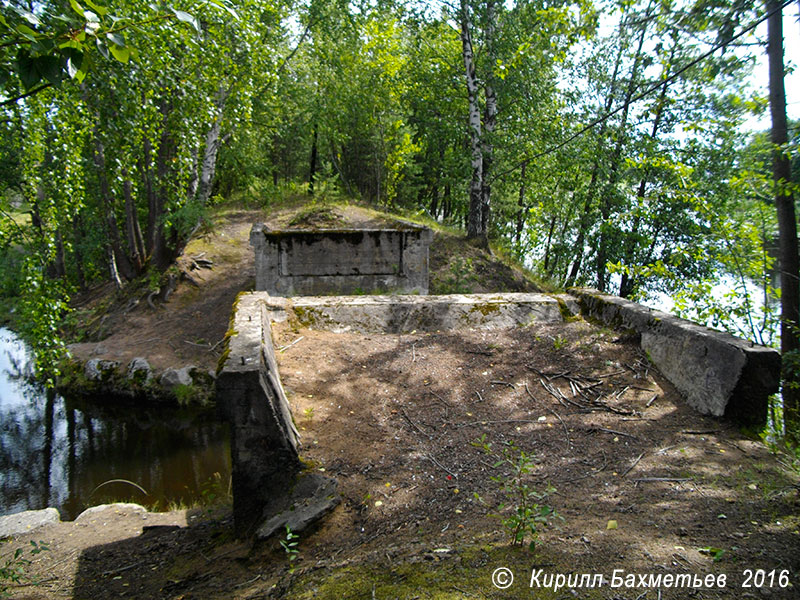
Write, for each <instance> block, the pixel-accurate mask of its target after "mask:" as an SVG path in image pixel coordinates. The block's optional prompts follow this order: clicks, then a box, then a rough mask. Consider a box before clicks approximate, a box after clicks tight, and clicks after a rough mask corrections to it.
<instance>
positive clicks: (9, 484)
mask: <svg viewBox="0 0 800 600" xmlns="http://www.w3.org/2000/svg"><path fill="white" fill-rule="evenodd" d="M29 368H30V367H29V365H28V356H27V352H26V350H25V347H24V345H23V344H22V343H21V342H20V341H19V340H18V339H17V338H16V336H15V335H14V334H13V333H12V332H10V331H8V330H7V329H2V328H0V515H6V514H12V513H15V512H19V511H22V510H29V509H39V508H46V507H48V506H54V507H56V508H58V509H59V511H60V512H61V518H62V519H65V520H66V519H74V518H75V517H76V516H77V515H78V514H79V513H80V512H81V511H82V510H83V509H84V508H86V507H87V506H92V505H95V504H101V503H103V502H110V501H119V500H126V501H133V502H137V503H139V504H143V505H145V506H149V507H155V508H162V509H163V508H166V506H167V505H168V504H169V503H179V502H183V503H189V502H192V501H194V500H196V499H199V498H202V496H204V495H207V494H210V493H214V494H218V493H219V491H220V488H223V491H224V489H226V488H227V482H228V481H229V477H230V450H229V443H228V432H227V427H226V426H224V425H223V424H221V423H219V422H218V421H216V420H215V418H214V415H213V414H212V415H202V414H198V413H196V412H192V411H182V410H176V409H152V408H149V409H138V408H134V407H132V406H114V405H112V404H111V403H110V402H109V404H107V405H106V404H103V402H102V399H101V400H100V401H94V402H91V403H89V402H85V401H80V400H71V399H65V398H62V397H61V396H58V395H56V394H53V393H48V392H45V391H44V390H42V389H41V388H39V387H37V386H34V385H31V384H29V383H27V382H26V381H25V377H24V375H25V374H26V373H27V372H28V370H29ZM217 474H218V475H217ZM112 479H126V480H128V481H131V482H135V483H136V484H137V485H139V486H141V487H142V488H144V490H146V491H147V495H145V494H144V493H142V492H141V491H139V490H138V489H137V488H135V487H134V486H132V485H129V484H127V483H109V484H106V485H102V487H100V488H99V489H98V486H101V484H103V483H105V482H108V481H109V480H112Z"/></svg>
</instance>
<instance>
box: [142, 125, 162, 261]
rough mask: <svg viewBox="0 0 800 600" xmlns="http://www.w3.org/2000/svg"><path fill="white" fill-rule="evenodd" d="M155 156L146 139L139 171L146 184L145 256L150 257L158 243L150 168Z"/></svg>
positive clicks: (154, 194)
mask: <svg viewBox="0 0 800 600" xmlns="http://www.w3.org/2000/svg"><path fill="white" fill-rule="evenodd" d="M152 155H153V145H152V144H151V143H150V140H149V139H147V138H144V142H143V143H142V160H141V163H140V166H139V171H140V172H141V174H142V180H143V182H144V193H145V196H146V197H147V227H146V228H145V238H144V239H145V255H146V256H149V255H150V254H151V253H152V252H153V247H154V246H155V243H156V215H157V214H158V199H157V198H156V190H155V183H154V182H153V171H152V169H151V167H150V165H151V161H152Z"/></svg>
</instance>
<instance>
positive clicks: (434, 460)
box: [422, 454, 458, 479]
mask: <svg viewBox="0 0 800 600" xmlns="http://www.w3.org/2000/svg"><path fill="white" fill-rule="evenodd" d="M422 456H424V457H425V458H427V459H428V460H429V461H431V462H432V463H433V464H435V465H436V466H437V467H439V468H440V469H441V470H442V471H444V472H445V473H448V474H449V475H452V476H453V477H454V478H455V479H458V474H457V473H453V472H452V471H451V470H450V469H448V468H447V467H445V466H444V465H443V464H442V463H440V462H439V461H438V460H436V459H435V458H434V457H433V456H431V455H430V454H423V455H422Z"/></svg>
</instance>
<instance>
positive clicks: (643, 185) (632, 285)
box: [619, 43, 678, 298]
mask: <svg viewBox="0 0 800 600" xmlns="http://www.w3.org/2000/svg"><path fill="white" fill-rule="evenodd" d="M677 48H678V45H677V43H676V44H675V45H673V46H672V49H671V50H670V55H669V60H668V61H667V64H666V65H664V68H663V69H662V72H661V80H662V81H666V80H667V79H668V78H669V75H670V71H672V61H673V59H674V58H675V51H676V50H677ZM668 87H669V85H668V84H666V83H665V84H664V85H663V86H661V93H660V94H659V95H658V100H657V101H656V116H655V119H654V120H653V129H652V130H651V131H650V139H651V140H653V141H655V140H656V137H657V136H658V129H659V127H660V126H661V120H662V119H663V118H664V107H665V106H666V99H667V88H668ZM648 179H649V173H648V169H645V172H644V175H642V179H641V181H639V189H638V190H637V192H636V197H637V198H638V200H639V202H640V203H642V202H644V198H645V193H646V191H647V183H648ZM640 224H641V219H640V217H639V215H638V214H637V215H636V217H635V218H634V220H633V225H632V226H631V231H630V233H629V235H628V240H627V243H626V245H625V253H624V255H623V260H624V262H625V263H626V264H631V263H632V262H633V261H634V252H635V251H636V247H637V245H638V244H637V242H636V235H637V234H638V233H639V225H640ZM645 264H646V263H645ZM637 285H638V281H637V278H636V277H633V276H631V275H630V274H629V273H628V272H627V271H625V272H623V273H622V280H621V281H620V286H619V295H620V296H621V297H622V298H628V297H629V296H630V295H631V294H632V293H633V292H634V291H635V290H636V287H637Z"/></svg>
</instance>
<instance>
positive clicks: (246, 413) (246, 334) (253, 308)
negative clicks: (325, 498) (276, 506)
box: [216, 294, 302, 536]
mask: <svg viewBox="0 0 800 600" xmlns="http://www.w3.org/2000/svg"><path fill="white" fill-rule="evenodd" d="M263 296H264V295H263V294H242V295H240V296H239V298H238V299H237V303H236V306H235V309H234V311H235V312H234V316H233V323H232V330H233V331H232V333H231V335H230V337H229V339H228V346H227V350H226V356H225V359H224V364H223V365H222V368H221V370H220V373H219V376H218V377H217V381H216V393H217V406H218V408H219V410H220V412H221V413H222V414H223V415H224V416H225V417H226V418H227V419H228V421H229V422H230V424H231V462H232V487H233V518H234V528H235V530H236V533H237V535H240V536H245V535H249V534H250V533H252V532H253V531H254V530H255V528H256V527H257V526H258V525H259V524H260V523H261V522H262V520H263V518H264V516H265V511H266V510H267V507H269V506H270V504H271V503H272V502H273V501H274V499H275V498H276V497H281V496H283V495H285V494H286V491H287V490H288V489H289V487H290V485H291V483H292V481H294V479H295V477H296V475H297V473H298V472H299V471H300V469H301V468H302V464H301V463H300V459H299V457H298V454H297V448H298V445H299V436H298V434H297V430H296V429H295V426H294V422H293V421H292V414H291V410H290V408H289V402H288V400H287V398H286V393H285V392H284V389H283V386H282V385H281V381H280V376H279V375H278V367H277V364H276V361H275V353H274V348H273V341H272V328H271V326H270V320H269V315H270V311H269V308H268V306H267V304H266V303H265V302H264V298H263Z"/></svg>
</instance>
